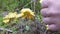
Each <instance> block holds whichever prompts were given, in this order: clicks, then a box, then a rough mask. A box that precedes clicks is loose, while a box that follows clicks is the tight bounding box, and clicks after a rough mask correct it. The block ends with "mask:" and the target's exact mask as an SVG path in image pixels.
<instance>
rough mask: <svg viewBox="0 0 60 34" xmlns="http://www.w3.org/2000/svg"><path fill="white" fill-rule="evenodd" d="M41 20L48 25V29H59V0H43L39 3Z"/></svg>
mask: <svg viewBox="0 0 60 34" xmlns="http://www.w3.org/2000/svg"><path fill="white" fill-rule="evenodd" d="M41 6H42V9H41V14H42V21H43V22H44V23H45V24H47V25H48V30H51V31H59V30H60V0H43V1H42V3H41Z"/></svg>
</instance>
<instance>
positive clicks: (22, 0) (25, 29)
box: [0, 0, 60, 34]
mask: <svg viewBox="0 0 60 34" xmlns="http://www.w3.org/2000/svg"><path fill="white" fill-rule="evenodd" d="M23 8H29V9H31V10H32V11H33V12H34V13H35V17H34V20H28V19H21V18H19V19H14V20H13V21H11V22H9V23H7V24H5V23H3V18H4V16H6V15H7V14H8V13H9V12H17V13H19V12H20V10H21V9H23ZM40 10H41V5H40V0H0V34H60V33H59V32H58V33H57V32H48V31H47V30H46V27H45V24H44V23H43V22H42V19H41V17H42V16H41V13H40Z"/></svg>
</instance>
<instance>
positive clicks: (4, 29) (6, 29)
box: [0, 28, 12, 32]
mask: <svg viewBox="0 0 60 34" xmlns="http://www.w3.org/2000/svg"><path fill="white" fill-rule="evenodd" d="M0 30H2V31H4V30H6V31H8V32H12V30H10V29H5V28H0Z"/></svg>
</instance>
